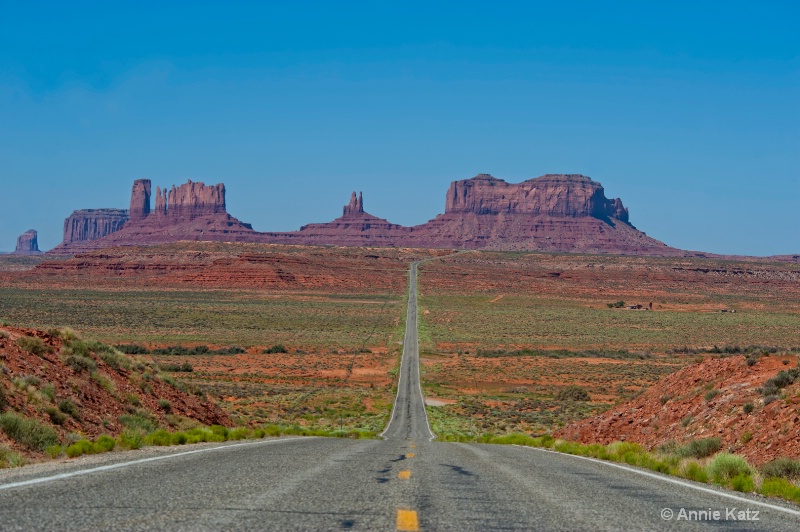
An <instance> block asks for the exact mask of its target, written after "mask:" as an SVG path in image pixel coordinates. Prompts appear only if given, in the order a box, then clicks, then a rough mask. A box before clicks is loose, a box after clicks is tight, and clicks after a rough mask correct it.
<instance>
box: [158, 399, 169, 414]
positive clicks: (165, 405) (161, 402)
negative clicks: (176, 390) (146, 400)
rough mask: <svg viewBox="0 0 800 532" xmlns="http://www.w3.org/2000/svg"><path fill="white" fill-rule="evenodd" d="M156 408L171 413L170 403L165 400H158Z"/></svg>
mask: <svg viewBox="0 0 800 532" xmlns="http://www.w3.org/2000/svg"><path fill="white" fill-rule="evenodd" d="M158 408H160V409H161V410H163V411H164V412H166V413H168V414H169V413H170V412H172V403H170V402H169V401H167V400H166V399H159V400H158Z"/></svg>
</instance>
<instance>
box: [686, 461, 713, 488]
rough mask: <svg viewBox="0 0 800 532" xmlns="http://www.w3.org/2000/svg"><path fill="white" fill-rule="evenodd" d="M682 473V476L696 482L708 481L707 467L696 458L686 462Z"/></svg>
mask: <svg viewBox="0 0 800 532" xmlns="http://www.w3.org/2000/svg"><path fill="white" fill-rule="evenodd" d="M680 473H681V476H682V477H684V478H688V479H689V480H694V481H695V482H703V483H706V482H708V473H706V470H705V468H704V467H703V466H701V465H700V464H698V463H697V462H695V461H694V460H692V461H691V462H688V463H686V464H684V466H683V468H682V469H681V472H680Z"/></svg>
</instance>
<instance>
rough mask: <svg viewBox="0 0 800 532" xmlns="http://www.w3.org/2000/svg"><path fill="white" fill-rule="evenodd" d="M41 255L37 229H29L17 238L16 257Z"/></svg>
mask: <svg viewBox="0 0 800 532" xmlns="http://www.w3.org/2000/svg"><path fill="white" fill-rule="evenodd" d="M39 253H41V251H39V233H37V232H36V230H35V229H28V230H27V231H25V232H24V233H22V234H21V235H20V236H19V238H17V248H16V249H15V250H14V254H15V255H38V254H39Z"/></svg>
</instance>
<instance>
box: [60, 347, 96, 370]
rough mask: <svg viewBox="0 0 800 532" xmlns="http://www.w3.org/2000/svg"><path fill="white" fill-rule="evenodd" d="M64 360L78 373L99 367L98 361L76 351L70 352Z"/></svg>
mask: <svg viewBox="0 0 800 532" xmlns="http://www.w3.org/2000/svg"><path fill="white" fill-rule="evenodd" d="M64 362H66V363H67V365H69V367H71V368H72V369H74V370H75V371H76V372H78V373H80V372H82V371H94V370H96V369H97V362H95V361H94V360H93V359H91V358H89V357H88V356H86V355H80V354H77V353H75V352H73V353H71V354H68V355H67V357H66V359H64Z"/></svg>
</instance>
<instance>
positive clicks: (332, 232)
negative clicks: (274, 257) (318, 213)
mask: <svg viewBox="0 0 800 532" xmlns="http://www.w3.org/2000/svg"><path fill="white" fill-rule="evenodd" d="M256 234H257V235H260V236H259V240H258V241H259V242H265V243H273V244H305V245H336V246H384V247H393V246H397V245H398V244H399V243H400V242H401V240H402V239H403V238H408V237H409V236H410V235H411V228H409V227H403V226H402V225H397V224H393V223H391V222H389V221H387V220H384V219H383V218H378V217H377V216H373V215H371V214H369V213H368V212H366V211H364V198H363V196H362V194H361V193H359V194H358V196H356V193H355V192H353V193H352V194H351V195H350V203H349V204H347V205H345V206H344V208H343V209H342V216H340V217H339V218H336V219H335V220H333V221H332V222H328V223H317V224H308V225H304V226H303V227H301V228H300V230H299V231H292V232H286V233H256Z"/></svg>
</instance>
